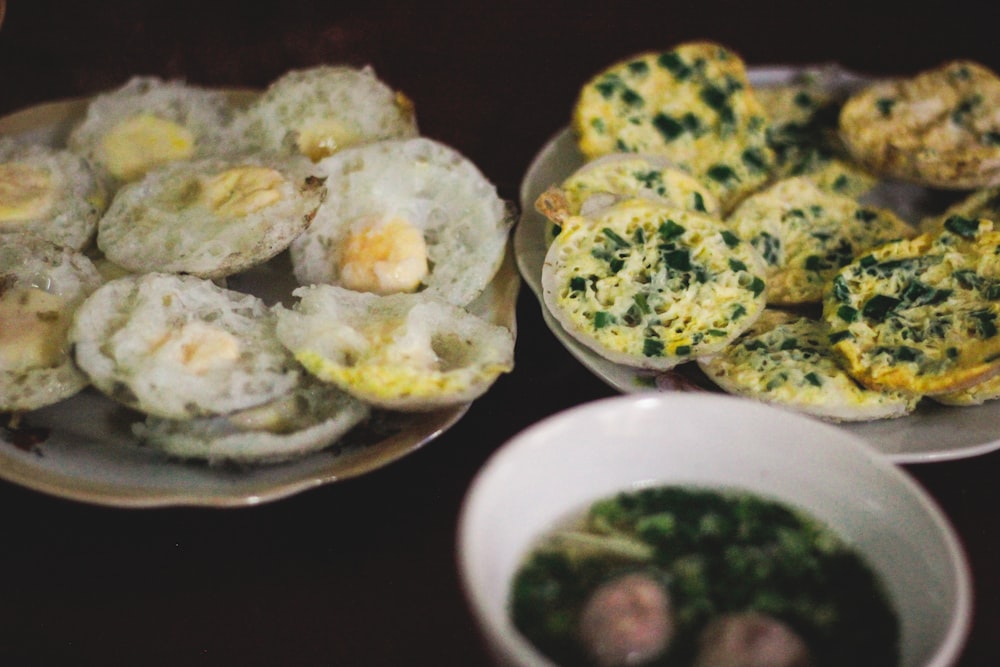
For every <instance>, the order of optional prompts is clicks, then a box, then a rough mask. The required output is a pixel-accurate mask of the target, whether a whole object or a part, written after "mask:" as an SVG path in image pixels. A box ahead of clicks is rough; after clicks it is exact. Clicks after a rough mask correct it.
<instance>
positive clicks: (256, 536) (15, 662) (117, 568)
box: [0, 0, 1000, 666]
mask: <svg viewBox="0 0 1000 667" xmlns="http://www.w3.org/2000/svg"><path fill="white" fill-rule="evenodd" d="M995 25H996V20H995V17H994V13H993V11H992V8H991V3H982V4H981V5H980V4H973V3H962V2H950V3H934V5H933V6H927V5H926V4H921V3H914V4H912V5H910V6H909V7H907V8H906V9H905V12H904V11H902V10H900V9H899V8H891V9H888V8H887V9H882V8H880V6H879V5H878V3H875V2H840V3H827V6H826V7H823V8H820V7H818V6H813V3H804V2H777V3H748V2H726V1H722V0H720V1H718V2H713V3H670V2H659V3H653V2H631V3H616V2H608V1H607V0H605V1H603V2H597V1H583V2H565V1H558V2H548V3H541V2H523V1H516V2H494V3H484V4H479V3H475V2H456V1H453V0H438V2H433V3H423V2H412V1H407V2H388V1H384V0H367V1H366V2H336V1H332V0H331V1H326V2H320V1H312V2H310V1H302V0H283V1H281V2H235V1H233V0H226V1H224V2H212V1H211V0H202V1H200V2H195V1H192V0H155V1H149V2H126V1H113V2H112V1H101V0H93V1H92V2H80V1H79V0H77V1H69V0H67V1H64V2H57V1H55V0H11V2H9V5H8V8H7V16H6V22H5V23H4V25H3V27H2V29H0V114H3V113H8V112H11V111H15V110H17V109H20V108H23V107H26V106H30V105H33V104H37V103H40V102H44V101H48V100H52V99H58V98H65V97H74V96H80V95H86V94H90V93H93V92H96V91H99V90H102V89H106V88H111V87H115V86H118V85H120V84H121V83H123V82H124V81H125V79H127V78H128V77H129V76H131V75H133V74H153V75H159V76H163V77H183V78H185V79H187V80H189V81H191V82H193V83H198V84H205V85H212V86H215V85H218V86H223V85H225V86H262V85H264V84H266V83H267V82H269V81H270V80H272V79H273V78H275V77H277V76H278V75H280V74H281V73H283V72H284V71H286V70H288V69H291V68H296V67H306V66H311V65H316V64H319V63H347V64H354V65H365V64H371V65H373V66H374V68H375V70H376V72H377V73H378V75H379V76H380V77H381V78H383V79H384V80H386V81H387V82H388V83H390V84H391V85H392V86H394V87H396V88H399V89H401V90H403V91H405V92H406V93H407V94H408V95H409V96H410V97H411V98H412V99H413V100H414V102H415V104H416V109H417V113H418V119H419V122H420V126H421V129H422V131H423V133H424V134H425V135H427V136H430V137H433V138H435V139H438V140H441V141H444V142H446V143H449V144H451V145H453V146H454V147H456V148H457V149H459V150H461V151H462V152H463V153H464V154H466V155H467V156H468V157H469V158H471V159H472V160H473V161H475V162H476V163H477V164H478V165H479V166H480V168H481V169H482V170H483V171H484V172H485V173H486V174H487V176H488V177H490V178H491V179H492V180H493V181H494V182H495V183H496V184H497V186H498V188H499V189H500V191H501V193H502V194H503V195H504V196H506V197H510V198H515V197H516V194H517V188H518V184H519V182H520V179H521V177H522V175H523V173H524V170H525V168H526V167H527V165H528V164H529V162H530V160H531V158H532V157H533V155H534V153H535V151H536V150H537V149H538V148H539V147H540V146H541V145H542V144H543V143H544V142H545V141H546V140H547V139H548V138H549V137H550V136H551V135H552V134H553V133H554V132H555V131H557V130H558V129H559V128H561V127H562V126H563V125H565V124H566V122H567V120H568V116H569V111H570V106H571V103H572V100H573V98H574V96H575V94H576V91H577V89H578V87H579V86H580V85H581V83H582V82H583V81H584V80H585V79H587V78H588V77H589V76H590V75H591V74H593V73H594V72H596V71H597V70H598V69H599V68H601V67H603V66H605V65H607V64H610V63H611V62H612V61H614V60H617V59H619V58H622V57H624V56H627V55H630V54H632V53H635V52H638V51H641V50H646V49H658V48H665V47H668V46H671V45H673V44H675V43H677V42H680V41H685V40H689V39H695V38H708V39H713V40H716V41H719V42H722V43H724V44H727V45H729V46H730V47H732V48H734V49H735V50H737V51H738V52H740V53H741V54H742V55H743V56H744V58H745V60H747V61H748V62H749V63H751V64H773V63H789V64H805V63H817V62H828V61H839V62H841V63H842V64H844V65H846V66H848V67H851V68H854V69H857V70H860V71H864V72H870V73H875V74H895V73H912V72H916V71H917V70H920V69H924V68H928V67H931V66H934V65H936V64H938V63H940V62H943V61H944V60H947V59H952V58H959V57H961V58H970V59H974V60H978V61H980V62H982V63H984V64H986V65H989V66H991V67H993V68H994V69H1000V48H998V47H997V46H996V44H997V42H996V39H995ZM518 321H519V338H518V345H517V356H516V363H517V368H516V371H515V372H514V373H513V374H511V375H509V376H506V377H503V378H502V379H500V381H499V382H498V383H497V384H496V385H495V387H494V388H493V389H492V390H491V391H490V392H489V394H488V395H487V396H486V397H484V398H483V399H481V400H480V401H478V402H476V403H475V404H474V405H473V407H472V409H471V410H470V411H469V413H468V415H467V416H466V418H465V419H463V420H462V421H461V422H460V423H459V424H458V425H457V426H455V427H454V428H453V429H452V430H450V431H449V432H448V433H446V434H445V435H444V436H443V437H441V438H439V439H438V440H436V441H434V442H433V443H431V444H430V445H428V446H426V447H424V448H422V449H420V450H418V451H417V452H415V453H413V454H411V455H409V456H407V457H405V458H404V459H402V460H399V461H397V462H396V463H394V464H392V465H390V466H388V467H386V468H383V469H381V470H378V471H376V472H374V473H372V474H369V475H367V476H364V477H361V478H357V479H353V480H349V481H345V482H341V483H337V484H333V485H329V486H326V487H323V488H318V489H314V490H311V491H308V492H306V493H302V494H300V495H298V496H295V497H292V498H288V499H285V500H281V501H277V502H273V503H269V504H265V505H262V506H258V507H254V508H249V509H239V510H211V509H192V508H176V509H158V510H125V509H113V508H107V507H101V506H91V505H87V504H82V503H77V502H72V501H68V500H62V499H59V498H54V497H49V496H46V495H42V494H40V493H36V492H33V491H29V490H26V489H23V488H20V487H17V486H15V485H12V484H9V483H4V482H0V573H2V575H0V577H2V578H0V664H2V665H11V666H21V665H89V664H101V665H244V666H252V665H394V666H396V665H453V664H454V665H477V664H483V663H484V662H485V661H486V654H485V652H484V650H483V647H482V645H481V643H480V640H479V638H478V636H477V633H476V630H475V627H474V625H473V621H472V618H471V616H470V614H469V613H468V609H467V607H466V606H465V602H464V599H463V597H462V594H461V590H460V588H459V583H458V576H457V573H456V564H455V563H456V561H455V528H456V521H457V517H458V511H459V507H460V503H461V500H462V497H463V495H464V494H465V492H466V490H467V488H468V485H469V483H470V481H471V479H472V477H473V475H474V474H475V472H476V471H477V470H478V469H479V467H480V466H481V465H482V464H483V463H484V462H485V461H486V459H487V458H488V457H489V455H490V454H491V453H492V452H493V451H494V450H496V448H497V447H498V446H499V445H500V444H502V443H503V442H504V441H505V440H506V439H507V438H508V437H510V436H512V435H514V434H515V433H516V432H518V431H519V430H521V429H522V428H524V427H526V426H528V425H529V424H531V423H533V422H535V421H537V420H538V419H541V418H543V417H546V416H548V415H551V414H553V413H555V412H557V411H559V410H561V409H563V408H567V407H570V406H572V405H575V404H578V403H581V402H584V401H589V400H593V399H597V398H601V397H606V396H610V395H612V394H613V391H612V390H611V389H610V388H608V387H607V386H605V385H604V384H603V383H602V382H600V381H599V380H597V379H595V378H594V377H593V376H592V375H591V374H590V373H589V372H587V371H586V370H585V369H584V368H582V367H581V366H580V365H579V364H578V363H576V362H575V361H574V359H573V358H572V357H571V356H570V355H569V354H568V353H567V352H565V351H564V349H563V348H562V347H561V346H560V345H559V344H558V343H557V342H556V340H555V339H554V338H553V336H552V335H551V334H550V333H549V331H548V329H547V328H546V327H545V325H544V323H543V321H542V319H541V316H540V310H539V306H538V304H537V302H536V301H535V299H534V297H533V296H532V295H531V294H530V293H529V292H528V291H527V290H526V289H525V290H523V291H522V294H521V298H520V301H519V304H518ZM0 326H2V323H0ZM906 470H907V472H909V473H910V474H912V475H913V476H914V477H915V478H916V479H917V480H918V481H919V482H920V483H921V484H923V485H924V487H925V488H926V489H927V490H928V491H930V493H931V494H933V496H934V497H935V498H936V499H937V501H938V502H939V503H940V505H941V506H942V508H943V509H944V510H945V512H946V513H947V514H948V516H949V517H950V518H951V520H952V522H953V524H954V526H955V528H956V529H957V531H958V533H959V535H960V536H961V539H962V540H963V542H964V545H965V547H966V549H967V551H968V555H969V558H970V561H971V565H972V569H973V575H974V579H975V595H976V615H975V621H974V625H973V628H972V633H971V635H970V637H969V641H968V644H967V647H966V651H965V655H964V658H963V660H962V662H961V664H962V665H998V664H1000V565H998V564H1000V521H998V517H1000V508H998V502H1000V490H998V485H997V479H998V478H1000V453H996V454H990V455H985V456H980V457H977V458H973V459H967V460H959V461H954V462H948V463H934V464H920V465H910V466H907V467H906Z"/></svg>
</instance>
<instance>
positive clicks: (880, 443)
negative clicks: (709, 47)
mask: <svg viewBox="0 0 1000 667" xmlns="http://www.w3.org/2000/svg"><path fill="white" fill-rule="evenodd" d="M808 69H809V71H810V72H812V73H814V74H815V75H816V76H820V77H822V80H823V81H824V82H825V83H826V84H827V85H830V86H843V87H846V88H848V89H850V88H851V87H855V86H858V85H859V84H861V83H863V82H865V81H866V79H865V78H863V77H860V76H858V75H856V74H852V73H850V72H847V71H844V70H842V69H840V68H838V67H836V66H823V67H817V68H808ZM802 72H803V70H802V69H795V68H788V67H763V68H752V67H751V68H750V69H749V74H750V80H751V82H752V83H753V84H754V85H759V86H763V85H768V84H771V85H775V84H780V83H783V82H788V81H791V80H793V79H794V78H795V77H797V76H799V75H801V74H802ZM582 164H583V157H582V156H581V155H580V153H579V151H578V150H577V148H576V143H575V140H574V137H573V134H572V132H571V131H570V130H569V129H563V130H561V131H560V132H558V133H557V134H556V135H555V136H554V137H553V138H552V139H551V140H550V141H549V142H548V143H546V144H545V146H543V147H542V149H541V151H540V152H539V153H538V155H537V156H536V157H535V159H534V161H533V162H532V164H531V166H530V167H529V169H528V171H527V173H526V175H525V178H524V181H523V182H522V183H521V192H520V199H521V220H520V222H519V224H518V226H517V228H516V230H515V232H514V253H515V255H516V257H517V264H518V267H519V268H520V271H521V275H522V276H523V277H524V280H525V282H526V283H527V284H528V286H529V287H530V288H531V290H532V291H533V292H534V293H535V295H536V296H537V297H538V301H539V303H542V296H541V295H542V287H541V275H542V263H543V261H544V259H545V251H546V242H545V228H546V220H545V218H544V217H542V215H541V214H539V213H538V212H537V211H536V210H535V207H534V202H535V200H536V199H537V198H538V195H540V194H541V193H542V192H543V191H544V190H545V188H547V187H549V186H551V185H554V184H557V183H560V182H561V181H562V180H563V179H565V178H566V177H567V176H569V175H570V174H571V173H573V171H575V170H576V169H578V168H579V167H580V166H581V165H582ZM938 198H939V197H938ZM869 199H870V201H871V203H873V204H878V205H881V206H886V207H888V208H891V209H893V210H895V211H896V212H897V213H898V214H899V215H900V216H901V217H902V218H903V219H904V220H908V221H910V222H918V221H919V220H920V219H921V218H922V217H924V216H925V215H928V214H931V213H937V212H939V210H938V209H937V208H931V207H932V206H934V205H935V193H932V192H930V191H927V190H925V189H923V188H919V187H916V186H912V185H907V184H903V183H887V184H882V185H880V186H878V188H876V190H875V191H874V192H873V193H872V194H871V195H869ZM542 315H543V317H544V318H545V322H546V323H547V324H548V326H549V328H550V329H551V330H552V332H553V333H554V334H555V335H556V337H557V338H558V339H559V340H560V342H561V343H562V344H563V345H564V346H565V347H566V349H567V350H568V351H569V352H570V353H571V354H572V355H573V356H574V357H576V358H577V359H578V360H579V361H580V362H581V363H582V364H583V365H584V366H586V367H587V368H588V369H590V371H591V372H593V373H594V374H595V375H597V376H598V377H599V378H601V379H602V380H604V381H605V382H606V383H607V384H609V385H611V386H612V387H614V388H615V389H617V390H618V391H621V392H624V393H633V392H644V391H658V390H659V391H664V390H669V389H670V386H676V385H674V384H673V383H674V380H675V378H676V375H677V374H676V373H675V374H673V375H670V376H666V375H664V376H657V375H654V374H651V373H650V372H648V371H637V370H636V369H633V368H629V367H627V366H622V365H618V364H614V363H612V362H610V361H607V360H606V359H604V358H602V357H601V356H600V355H598V354H596V353H594V352H592V351H591V350H590V349H588V348H587V347H585V346H584V345H582V344H581V343H579V342H577V341H576V340H575V339H573V337H571V336H570V335H569V334H568V333H566V331H565V330H564V329H563V328H562V326H561V325H560V324H559V323H558V322H556V320H555V318H553V317H552V315H551V314H550V313H549V312H548V309H547V308H546V307H545V306H544V305H542ZM840 427H841V428H844V429H846V430H848V431H850V432H852V433H854V434H855V435H857V436H859V437H861V438H862V439H863V440H865V441H867V442H868V443H869V444H870V445H872V446H873V447H874V448H875V449H877V450H878V451H879V452H881V453H882V454H884V455H886V456H887V457H889V459H891V460H892V461H895V462H896V463H919V462H930V461H942V460H947V459H957V458H964V457H969V456H977V455H980V454H985V453H987V452H991V451H993V450H996V449H1000V401H993V402H992V403H987V404H985V405H981V406H976V407H961V408H958V407H944V406H940V405H937V404H934V403H933V402H932V401H929V400H928V401H924V402H922V403H921V405H920V407H919V408H918V409H917V411H916V412H915V413H914V414H912V415H909V416H907V417H904V418H902V419H892V420H885V421H876V422H866V423H852V424H842V425H840Z"/></svg>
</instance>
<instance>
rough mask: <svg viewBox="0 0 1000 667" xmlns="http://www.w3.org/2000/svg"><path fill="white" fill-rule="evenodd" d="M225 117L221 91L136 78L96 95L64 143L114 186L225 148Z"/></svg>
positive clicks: (226, 108)
mask: <svg viewBox="0 0 1000 667" xmlns="http://www.w3.org/2000/svg"><path fill="white" fill-rule="evenodd" d="M231 118H232V109H231V108H230V106H229V101H228V99H227V97H226V94H225V93H224V92H222V91H218V90H210V89H207V88H201V87H199V86H193V85H190V84H187V83H185V82H183V81H176V80H171V81H167V80H164V79H160V78H157V77H149V76H146V77H143V76H139V77H134V78H132V79H130V80H129V81H128V82H126V83H125V84H124V85H123V86H121V87H120V88H116V89H114V90H110V91H107V92H104V93H101V94H99V95H96V96H95V97H94V98H93V99H92V100H91V101H90V103H89V105H88V106H87V111H86V115H85V116H84V118H83V120H82V121H81V122H80V124H79V125H77V126H76V127H75V128H73V130H72V131H71V132H70V135H69V138H68V140H67V145H68V146H69V149H70V150H71V151H73V152H75V153H78V154H80V155H82V156H84V157H85V158H87V159H88V160H89V161H90V162H92V163H93V164H95V165H97V166H98V167H99V168H100V169H101V170H102V173H103V174H104V175H106V176H107V177H108V178H109V180H110V183H111V184H112V187H117V186H119V185H121V184H124V183H128V182H131V181H135V180H137V179H139V178H142V176H143V175H145V174H146V172H147V171H149V170H150V169H153V168H156V167H160V166H163V165H165V164H169V163H171V162H175V161H177V160H192V159H198V158H203V157H206V156H208V155H213V154H216V153H219V152H222V151H225V150H228V148H229V143H230V138H229V134H228V126H229V124H230V122H231Z"/></svg>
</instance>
